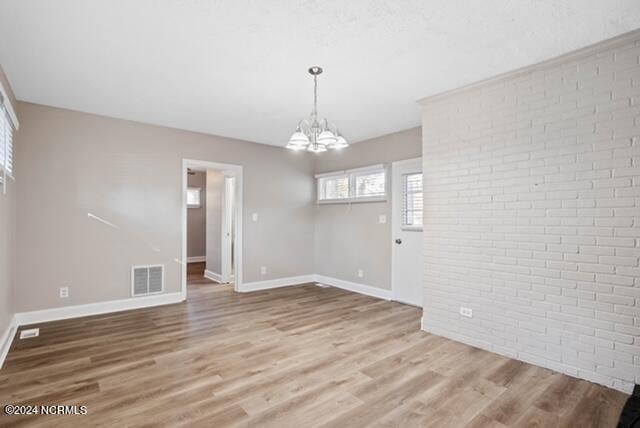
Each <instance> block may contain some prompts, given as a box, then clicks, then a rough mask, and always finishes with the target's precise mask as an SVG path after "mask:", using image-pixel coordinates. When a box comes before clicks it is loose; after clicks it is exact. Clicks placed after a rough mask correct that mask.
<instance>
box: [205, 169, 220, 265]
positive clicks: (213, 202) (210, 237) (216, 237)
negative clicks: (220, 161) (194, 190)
mask: <svg viewBox="0 0 640 428" xmlns="http://www.w3.org/2000/svg"><path fill="white" fill-rule="evenodd" d="M206 174H207V201H208V202H207V219H206V221H207V237H206V245H207V270H208V271H211V272H214V273H217V274H222V200H223V197H224V174H223V173H222V172H221V171H216V170H207V172H206Z"/></svg>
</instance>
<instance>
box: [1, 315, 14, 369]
mask: <svg viewBox="0 0 640 428" xmlns="http://www.w3.org/2000/svg"><path fill="white" fill-rule="evenodd" d="M16 330H17V325H16V317H15V315H14V316H13V317H11V321H9V325H8V326H7V328H6V329H5V331H4V333H3V334H2V337H0V368H2V366H3V365H4V360H5V359H6V358H7V354H8V353H9V348H11V343H12V342H13V338H14V336H15V335H16Z"/></svg>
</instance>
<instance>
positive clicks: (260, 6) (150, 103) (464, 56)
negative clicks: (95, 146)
mask: <svg viewBox="0 0 640 428" xmlns="http://www.w3.org/2000/svg"><path fill="white" fill-rule="evenodd" d="M638 27H640V1H638V0H519V1H513V0H477V1H470V0H397V1H393V0H349V1H345V0H306V1H305V0H298V1H294V0H261V1H255V0H254V1H247V0H219V1H210V0H209V1H206V0H182V1H180V0H138V1H130V0H129V1H125V0H112V1H98V0H75V1H72V0H56V1H50V0H2V1H1V2H0V64H2V66H3V67H4V68H5V71H6V72H7V74H8V75H9V78H10V80H11V82H12V85H13V88H14V90H15V93H16V96H17V97H18V99H21V100H25V101H31V102H35V103H41V104H47V105H53V106H59V107H65V108H69V109H74V110H80V111H85V112H91V113H97V114H102V115H107V116H112V117H118V118H124V119H130V120H136V121H141V122H148V123H154V124H159V125H166V126H171V127H176V128H182V129H188V130H194V131H200V132H205V133H211V134H217V135H223V136H228V137H235V138H241V139H245V140H251V141H256V142H261V143H267V144H275V145H284V144H285V143H286V141H287V139H288V137H289V135H290V134H291V132H292V131H293V128H294V127H295V124H296V123H297V121H298V120H299V119H301V118H302V117H303V116H306V115H307V114H308V113H309V112H310V109H311V101H312V80H311V78H310V76H309V75H307V73H306V70H307V68H308V67H309V66H310V65H315V64H318V65H321V66H323V67H324V69H325V74H323V75H322V76H321V77H320V83H319V85H320V93H319V98H320V99H319V108H320V113H321V114H322V115H325V116H327V117H328V118H329V119H330V120H331V121H333V122H335V123H336V124H337V125H338V126H339V127H340V128H341V130H342V131H343V133H344V134H345V136H346V137H347V138H348V139H349V140H351V141H360V140H363V139H367V138H370V137H374V136H378V135H383V134H386V133H390V132H393V131H398V130H401V129H406V128H410V127H412V126H416V125H418V124H419V120H420V117H419V111H418V106H417V104H416V103H415V101H416V100H417V99H419V98H422V97H424V96H428V95H431V94H435V93H438V92H442V91H444V90H447V89H452V88H455V87H458V86H461V85H464V84H467V83H471V82H474V81H477V80H480V79H483V78H486V77H490V76H493V75H496V74H498V73H502V72H506V71H509V70H513V69H515V68H518V67H521V66H524V65H528V64H532V63H536V62H539V61H541V60H544V59H548V58H551V57H554V56H557V55H559V54H562V53H565V52H569V51H572V50H575V49H577V48H580V47H583V46H587V45H589V44H592V43H594V42H598V41H600V40H603V39H607V38H610V37H613V36H615V35H618V34H621V33H624V32H627V31H630V30H633V29H636V28H638Z"/></svg>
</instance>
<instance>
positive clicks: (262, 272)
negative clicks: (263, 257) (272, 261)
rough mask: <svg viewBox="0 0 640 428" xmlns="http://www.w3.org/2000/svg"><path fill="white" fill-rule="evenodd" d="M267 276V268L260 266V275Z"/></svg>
mask: <svg viewBox="0 0 640 428" xmlns="http://www.w3.org/2000/svg"><path fill="white" fill-rule="evenodd" d="M266 274H267V267H266V266H262V267H261V268H260V275H266Z"/></svg>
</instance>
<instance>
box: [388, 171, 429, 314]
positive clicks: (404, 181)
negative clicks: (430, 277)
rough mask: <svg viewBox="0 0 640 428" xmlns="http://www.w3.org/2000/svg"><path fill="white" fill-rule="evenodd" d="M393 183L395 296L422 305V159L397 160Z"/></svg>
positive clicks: (393, 270) (398, 299)
mask: <svg viewBox="0 0 640 428" xmlns="http://www.w3.org/2000/svg"><path fill="white" fill-rule="evenodd" d="M391 183H392V184H391V185H392V190H391V198H392V220H391V222H392V227H391V229H392V234H393V235H392V239H393V243H392V268H391V271H392V273H391V276H392V278H391V280H392V288H393V295H394V300H396V301H398V302H402V303H407V304H410V305H414V306H419V307H422V305H423V303H422V265H423V259H422V159H421V158H418V159H409V160H405V161H398V162H394V163H393V165H392V179H391Z"/></svg>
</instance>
